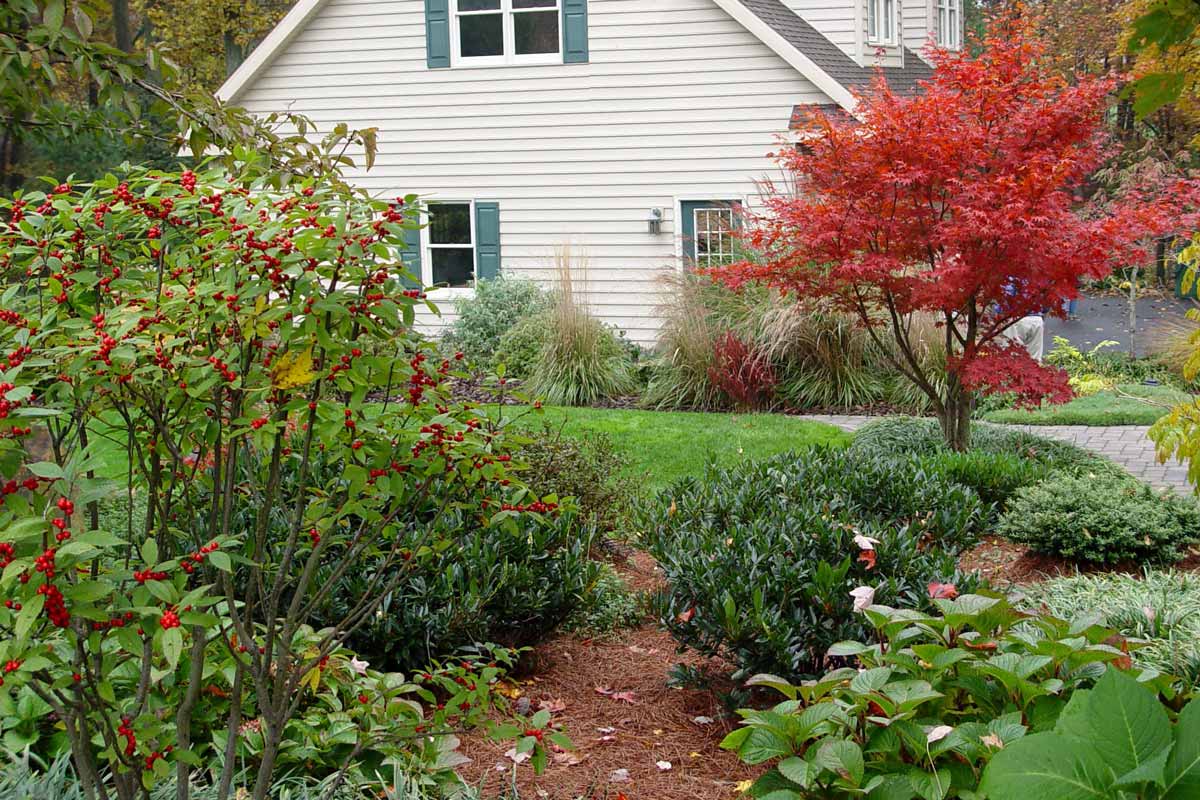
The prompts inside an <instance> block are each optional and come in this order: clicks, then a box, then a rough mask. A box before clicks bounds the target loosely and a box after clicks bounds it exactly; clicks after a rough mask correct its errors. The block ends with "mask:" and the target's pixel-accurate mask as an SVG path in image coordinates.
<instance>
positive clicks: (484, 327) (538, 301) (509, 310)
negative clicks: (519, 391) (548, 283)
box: [442, 277, 550, 369]
mask: <svg viewBox="0 0 1200 800" xmlns="http://www.w3.org/2000/svg"><path fill="white" fill-rule="evenodd" d="M549 307H550V296H549V295H548V294H547V293H546V292H545V291H543V290H542V289H541V288H540V287H539V286H538V285H537V284H536V283H534V282H533V281H529V280H524V279H521V278H507V277H501V278H495V279H493V280H482V281H479V282H478V283H477V284H476V286H475V292H474V293H473V294H472V295H471V296H469V297H464V298H461V299H459V300H457V301H456V302H455V309H456V310H457V312H458V318H457V319H455V320H454V323H453V324H452V325H451V326H450V329H449V330H448V331H446V333H445V335H444V336H443V337H442V341H443V342H444V343H445V346H446V348H447V349H450V350H461V351H462V352H463V353H465V354H466V356H467V360H468V361H469V362H470V363H471V364H472V365H473V366H476V367H479V368H483V369H490V368H491V367H492V365H493V362H492V357H493V355H494V354H495V352H496V347H497V345H498V344H499V343H500V339H501V337H503V336H504V334H505V333H506V332H507V331H508V330H509V329H510V328H512V327H513V326H514V325H516V324H517V323H518V322H519V321H520V320H522V319H525V318H526V317H532V316H536V315H537V314H540V313H542V312H544V311H546V310H547V309H548V308H549Z"/></svg>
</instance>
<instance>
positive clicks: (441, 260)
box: [429, 247, 475, 286]
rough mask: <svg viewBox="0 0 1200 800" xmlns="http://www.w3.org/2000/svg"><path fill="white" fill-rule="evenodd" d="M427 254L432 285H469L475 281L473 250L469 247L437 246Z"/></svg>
mask: <svg viewBox="0 0 1200 800" xmlns="http://www.w3.org/2000/svg"><path fill="white" fill-rule="evenodd" d="M429 254H430V260H431V261H432V262H433V284H434V286H470V285H471V284H472V283H473V282H474V281H475V251H474V250H472V249H471V248H469V247H463V248H458V247H455V248H440V247H439V248H434V249H431V250H430V251H429Z"/></svg>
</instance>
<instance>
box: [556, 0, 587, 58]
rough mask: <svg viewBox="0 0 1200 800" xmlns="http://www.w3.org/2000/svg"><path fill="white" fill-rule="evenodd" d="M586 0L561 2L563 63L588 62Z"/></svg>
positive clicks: (565, 0)
mask: <svg viewBox="0 0 1200 800" xmlns="http://www.w3.org/2000/svg"><path fill="white" fill-rule="evenodd" d="M587 17H588V15H587V0H562V29H563V63H565V64H583V63H586V62H587V60H588V18H587Z"/></svg>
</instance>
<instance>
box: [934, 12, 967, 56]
mask: <svg viewBox="0 0 1200 800" xmlns="http://www.w3.org/2000/svg"><path fill="white" fill-rule="evenodd" d="M962 12H963V3H962V0H934V5H933V18H934V24H935V25H936V30H937V40H938V44H940V45H941V46H942V47H945V48H948V49H951V50H960V49H962V44H963V13H962ZM943 15H944V19H945V22H944V24H943ZM946 34H949V35H946Z"/></svg>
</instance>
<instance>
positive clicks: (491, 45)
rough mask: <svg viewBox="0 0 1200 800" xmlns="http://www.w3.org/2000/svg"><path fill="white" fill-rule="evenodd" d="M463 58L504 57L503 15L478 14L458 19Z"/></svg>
mask: <svg viewBox="0 0 1200 800" xmlns="http://www.w3.org/2000/svg"><path fill="white" fill-rule="evenodd" d="M458 32H459V43H460V44H461V45H462V56H463V58H475V57H477V56H502V55H504V15H503V14H479V15H476V16H469V17H459V18H458Z"/></svg>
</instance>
